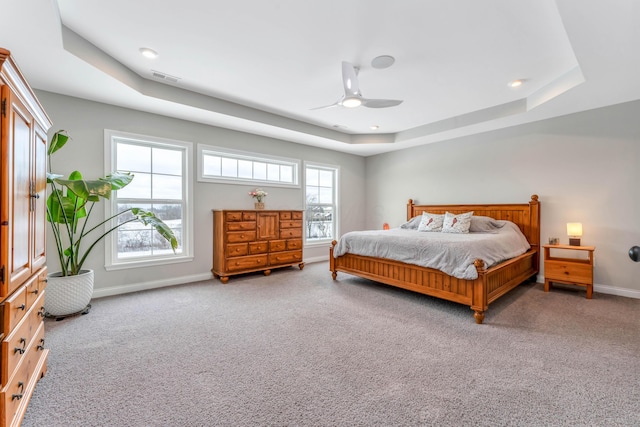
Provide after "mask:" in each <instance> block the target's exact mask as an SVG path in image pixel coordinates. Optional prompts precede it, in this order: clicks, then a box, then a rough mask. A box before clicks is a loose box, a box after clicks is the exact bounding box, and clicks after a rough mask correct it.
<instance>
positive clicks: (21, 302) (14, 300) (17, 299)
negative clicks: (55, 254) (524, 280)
mask: <svg viewBox="0 0 640 427" xmlns="http://www.w3.org/2000/svg"><path fill="white" fill-rule="evenodd" d="M36 280H37V276H34V277H32V278H31V279H29V281H27V283H26V284H25V285H23V286H21V287H19V288H18V290H16V291H15V292H14V293H13V294H12V295H11V296H10V297H9V298H7V299H6V300H5V303H4V322H3V324H4V331H3V332H4V335H5V336H7V335H9V333H10V332H11V331H12V330H13V329H14V328H15V327H16V325H17V324H18V323H20V320H22V318H23V317H24V315H25V314H27V310H28V308H27V287H28V286H30V285H32V284H33V282H35V281H36Z"/></svg>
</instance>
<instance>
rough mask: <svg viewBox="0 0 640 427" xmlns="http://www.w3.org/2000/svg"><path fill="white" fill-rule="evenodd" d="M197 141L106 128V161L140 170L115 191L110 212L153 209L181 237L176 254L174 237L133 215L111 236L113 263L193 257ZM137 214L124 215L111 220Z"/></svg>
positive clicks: (110, 165) (112, 168)
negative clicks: (192, 178) (193, 171)
mask: <svg viewBox="0 0 640 427" xmlns="http://www.w3.org/2000/svg"><path fill="white" fill-rule="evenodd" d="M191 147H192V145H191V143H188V142H180V141H173V140H166V139H161V138H155V137H149V136H142V135H133V134H128V133H123V132H116V131H110V130H106V131H105V152H106V156H105V167H106V169H107V171H108V172H107V173H109V172H110V171H116V170H117V171H128V172H131V173H133V174H134V179H133V181H131V183H130V184H129V185H127V186H126V187H124V188H123V189H121V190H118V191H116V192H114V194H113V195H112V196H111V200H110V202H111V203H109V204H107V212H106V215H107V217H110V216H112V215H115V214H116V213H117V212H122V211H125V210H127V209H129V208H131V207H139V208H143V209H146V210H149V211H151V212H153V213H154V214H156V215H157V216H158V217H159V218H160V219H162V220H163V221H164V222H165V223H166V224H167V225H168V226H169V227H170V228H171V229H172V230H173V232H174V234H175V235H176V237H177V239H178V248H177V249H176V253H175V254H174V253H173V251H172V250H171V246H170V245H169V243H168V242H167V241H166V240H165V239H163V238H162V237H161V236H160V235H159V234H158V232H157V231H155V230H154V229H153V228H152V227H150V226H144V225H143V224H142V223H140V222H137V221H133V222H130V223H128V224H125V225H123V226H122V227H120V228H118V229H117V230H116V231H115V232H114V233H110V234H109V235H108V236H107V237H106V238H105V244H106V248H105V254H106V267H107V269H115V268H127V267H131V266H142V265H154V264H160V263H162V264H165V263H167V262H180V261H189V260H191V259H192V249H191V248H192V242H193V236H192V232H191V223H192V218H191V215H190V213H189V212H190V209H188V203H189V200H190V199H191V182H190V179H189V177H190V172H189V171H190V170H191V164H190V159H191V149H192V148H191ZM130 218H131V217H130V216H129V217H128V216H127V215H126V214H125V215H122V216H120V217H117V218H116V219H114V220H113V221H114V223H112V224H111V226H114V225H116V224H115V221H118V222H119V223H122V222H125V221H126V220H127V219H130Z"/></svg>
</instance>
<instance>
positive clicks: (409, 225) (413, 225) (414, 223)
mask: <svg viewBox="0 0 640 427" xmlns="http://www.w3.org/2000/svg"><path fill="white" fill-rule="evenodd" d="M420 221H422V215H416V216H414V217H413V218H411V219H410V220H409V221H407V222H405V223H404V224H402V225H401V226H400V228H405V229H409V230H417V229H418V226H419V225H420Z"/></svg>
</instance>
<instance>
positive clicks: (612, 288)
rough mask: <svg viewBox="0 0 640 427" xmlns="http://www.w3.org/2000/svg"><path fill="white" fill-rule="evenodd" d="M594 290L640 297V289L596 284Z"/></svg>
mask: <svg viewBox="0 0 640 427" xmlns="http://www.w3.org/2000/svg"><path fill="white" fill-rule="evenodd" d="M593 292H601V293H603V294H609V295H618V296H621V297H628V298H636V299H640V291H637V290H635V289H628V288H616V287H615V286H608V285H596V284H594V285H593Z"/></svg>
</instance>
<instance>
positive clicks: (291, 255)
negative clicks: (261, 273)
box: [269, 251, 302, 266]
mask: <svg viewBox="0 0 640 427" xmlns="http://www.w3.org/2000/svg"><path fill="white" fill-rule="evenodd" d="M293 262H302V251H288V252H278V253H275V254H270V255H269V265H273V266H275V265H278V264H290V263H293Z"/></svg>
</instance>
